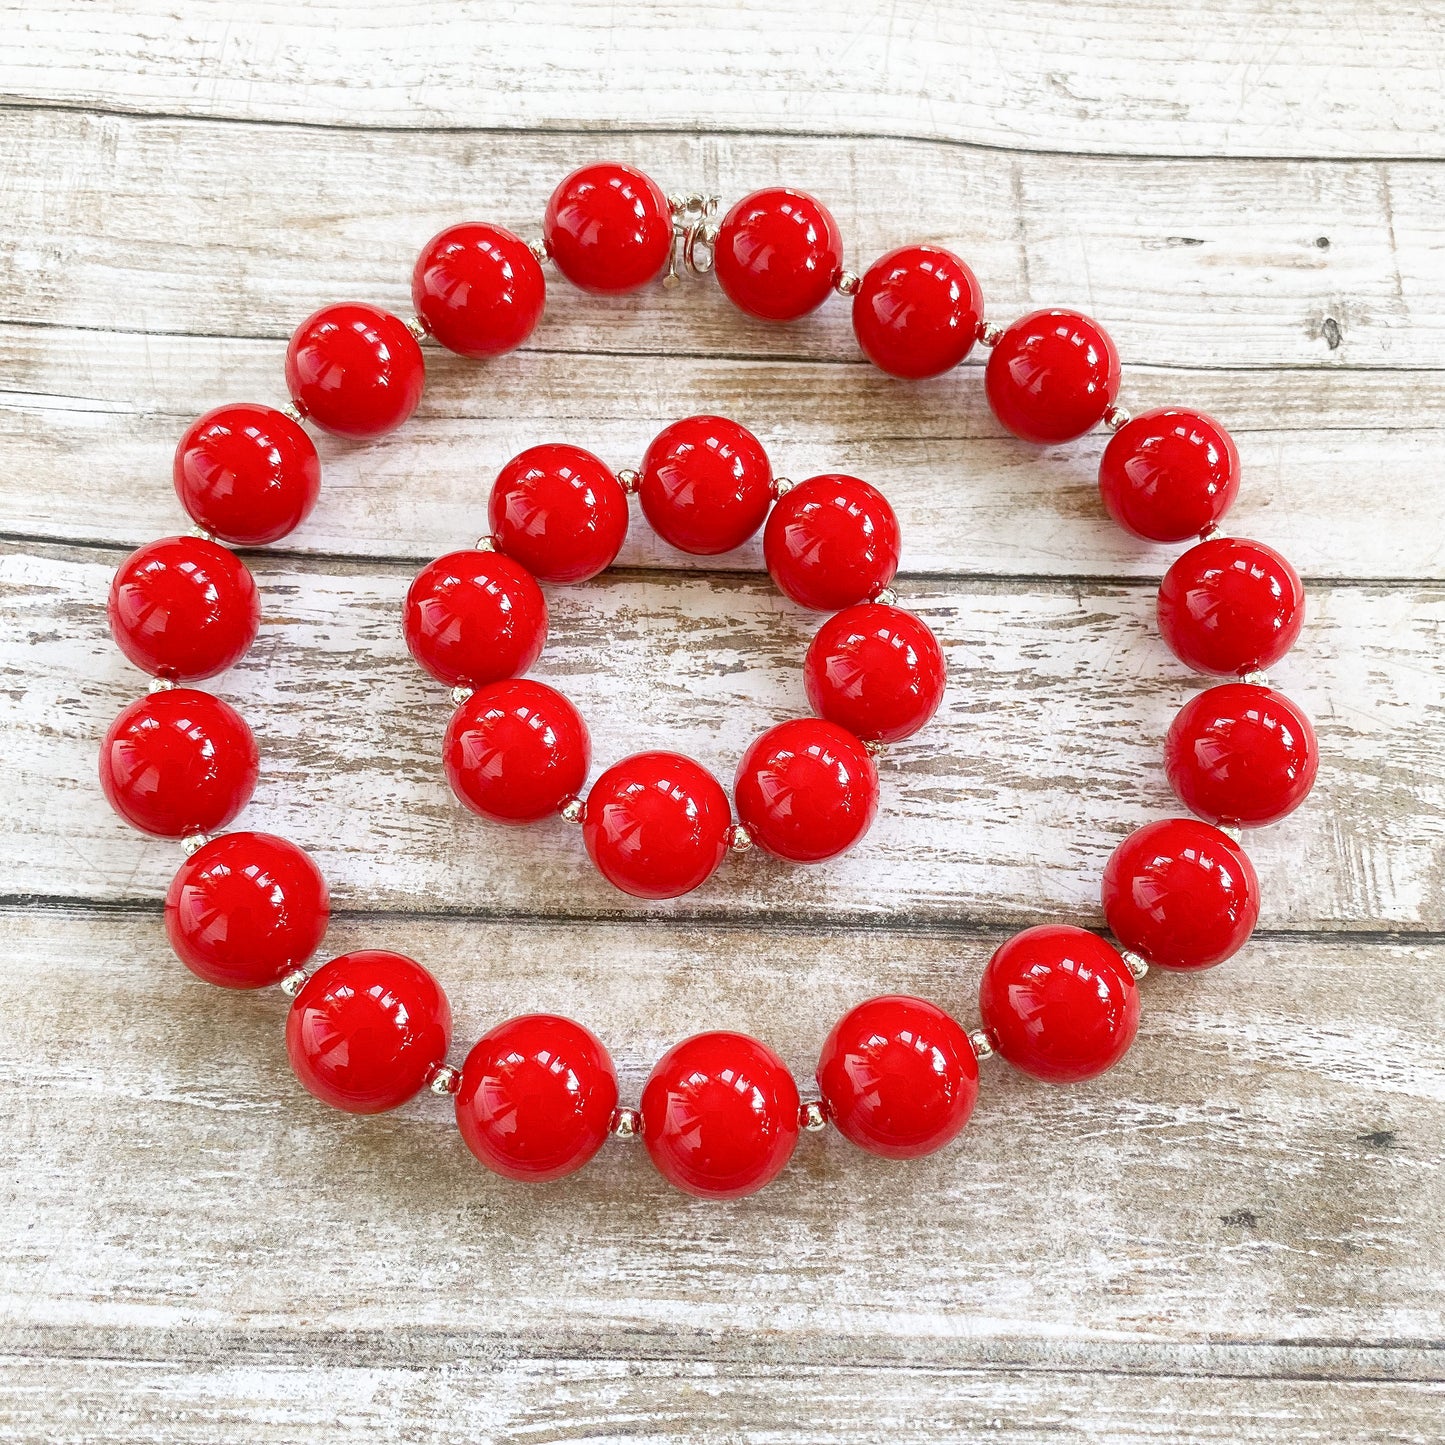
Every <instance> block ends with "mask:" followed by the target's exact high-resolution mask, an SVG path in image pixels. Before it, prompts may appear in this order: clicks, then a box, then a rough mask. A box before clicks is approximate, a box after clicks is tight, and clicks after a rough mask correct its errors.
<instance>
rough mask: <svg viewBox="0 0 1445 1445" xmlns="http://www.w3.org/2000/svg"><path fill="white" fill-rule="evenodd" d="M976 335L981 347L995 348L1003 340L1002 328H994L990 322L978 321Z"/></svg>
mask: <svg viewBox="0 0 1445 1445" xmlns="http://www.w3.org/2000/svg"><path fill="white" fill-rule="evenodd" d="M976 334H977V336H978V339H979V341H980V343H981V344H982V345H984V346H997V345H998V344H999V342H1000V341H1002V340H1003V327H1002V326H995V325H994V324H993V322H992V321H980V322H979V323H978V331H977V333H976Z"/></svg>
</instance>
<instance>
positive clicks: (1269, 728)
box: [1164, 682, 1320, 828]
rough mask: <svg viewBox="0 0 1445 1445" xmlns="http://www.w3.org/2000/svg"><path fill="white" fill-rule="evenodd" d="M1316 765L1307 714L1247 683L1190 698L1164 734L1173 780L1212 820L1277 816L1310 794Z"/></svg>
mask: <svg viewBox="0 0 1445 1445" xmlns="http://www.w3.org/2000/svg"><path fill="white" fill-rule="evenodd" d="M1319 765H1320V748H1319V743H1318V742H1317V741H1316V739H1315V730H1314V728H1313V727H1311V726H1310V720H1309V719H1308V718H1307V717H1306V716H1305V715H1304V713H1303V712H1301V711H1300V709H1299V708H1298V707H1297V706H1296V705H1295V704H1294V703H1293V702H1291V701H1290V700H1289V698H1287V697H1286V696H1285V695H1284V694H1283V693H1281V692H1275V691H1274V689H1273V688H1269V687H1256V686H1254V685H1253V684H1252V683H1245V682H1226V683H1221V684H1220V685H1219V686H1218V687H1211V688H1209V689H1208V690H1207V691H1205V692H1202V693H1200V694H1199V695H1198V696H1197V697H1193V698H1191V699H1190V700H1189V701H1188V702H1187V703H1185V704H1184V706H1183V707H1182V708H1180V709H1179V712H1178V713H1177V714H1176V716H1175V718H1174V721H1173V723H1172V724H1171V725H1170V727H1169V733H1168V736H1167V737H1166V738H1165V740H1164V772H1165V774H1166V776H1167V777H1168V779H1169V783H1170V786H1171V787H1172V788H1173V789H1174V791H1175V792H1176V793H1177V794H1178V795H1179V800H1180V801H1181V802H1182V803H1183V804H1184V806H1185V807H1186V808H1188V809H1189V810H1190V812H1192V813H1198V814H1199V816H1200V817H1201V818H1207V819H1208V820H1209V821H1210V822H1211V823H1234V824H1237V825H1238V826H1240V827H1244V828H1259V827H1263V826H1264V825H1265V824H1267V823H1277V822H1278V821H1279V820H1280V819H1281V818H1284V817H1287V816H1288V815H1289V814H1290V813H1292V812H1294V810H1295V809H1296V808H1298V807H1299V805H1300V804H1301V803H1302V802H1304V800H1305V798H1306V797H1308V796H1309V791H1310V789H1311V788H1312V787H1313V786H1314V781H1315V774H1316V773H1317V772H1318V771H1319Z"/></svg>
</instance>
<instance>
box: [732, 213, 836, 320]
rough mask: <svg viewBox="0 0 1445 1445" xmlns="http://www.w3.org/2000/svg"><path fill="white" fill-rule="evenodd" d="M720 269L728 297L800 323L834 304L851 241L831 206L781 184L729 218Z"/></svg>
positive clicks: (769, 316) (768, 316)
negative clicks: (833, 294) (847, 241)
mask: <svg viewBox="0 0 1445 1445" xmlns="http://www.w3.org/2000/svg"><path fill="white" fill-rule="evenodd" d="M713 258H714V259H713V269H714V270H715V271H716V272H717V279H718V285H720V286H721V287H722V289H723V294H724V295H725V296H727V297H728V299H729V300H730V301H732V303H733V304H734V305H735V306H737V307H738V308H739V309H740V310H743V311H746V312H747V313H748V314H749V315H750V316H758V317H761V318H762V319H763V320H764V321H796V320H797V319H798V318H799V317H800V316H806V315H807V314H808V313H809V312H810V311H816V310H817V309H818V307H819V306H821V305H822V304H823V302H824V301H826V300H827V299H828V293H829V292H830V291H832V289H833V283H834V282H835V281H837V279H838V277H839V275H840V274H841V273H842V270H843V236H842V233H841V232H840V231H839V230H838V223H837V222H836V221H835V220H834V219H833V217H832V216H831V215H830V214H829V212H828V210H827V208H826V207H825V206H823V205H822V204H821V203H820V202H819V201H816V200H814V198H813V197H812V196H810V195H807V194H806V193H805V192H803V191H794V190H790V189H789V188H788V187H786V186H775V187H773V188H772V189H770V190H766V191H754V192H753V194H752V195H750V196H744V197H743V199H742V200H740V201H739V202H738V203H737V204H736V205H735V206H734V207H733V208H732V209H731V210H730V211H729V212H728V213H727V215H725V216H724V217H723V219H722V224H721V225H719V227H718V235H717V245H716V247H715V248H714V252H713Z"/></svg>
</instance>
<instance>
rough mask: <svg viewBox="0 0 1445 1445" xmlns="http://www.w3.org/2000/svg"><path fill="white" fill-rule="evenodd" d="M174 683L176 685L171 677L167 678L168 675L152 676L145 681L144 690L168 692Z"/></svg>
mask: <svg viewBox="0 0 1445 1445" xmlns="http://www.w3.org/2000/svg"><path fill="white" fill-rule="evenodd" d="M175 685H176V684H175V681H174V679H172V678H169V677H153V678H151V680H150V681H149V682H148V683H146V691H147V692H169V691H170V690H171V689H172V688H173V687H174V686H175Z"/></svg>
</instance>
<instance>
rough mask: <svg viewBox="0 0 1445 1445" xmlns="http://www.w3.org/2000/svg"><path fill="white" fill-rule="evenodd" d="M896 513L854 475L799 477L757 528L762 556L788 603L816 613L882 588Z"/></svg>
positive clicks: (892, 556)
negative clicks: (786, 596)
mask: <svg viewBox="0 0 1445 1445" xmlns="http://www.w3.org/2000/svg"><path fill="white" fill-rule="evenodd" d="M898 549H899V537H898V518H897V517H895V516H894V515H893V508H892V507H890V506H889V505H888V501H887V498H885V497H884V495H883V493H882V492H880V491H878V490H877V489H876V488H874V487H870V486H869V485H868V483H867V482H863V481H859V480H858V478H857V477H847V476H841V475H838V474H830V475H826V476H821V477H810V478H809V479H808V480H807V481H806V482H799V483H798V485H797V486H796V487H794V488H793V489H792V490H791V491H790V492H788V493H787V495H786V496H784V497H783V498H782V499H781V500H780V501H779V502H778V503H777V505H776V506H775V507H774V508H773V510H772V512H771V513H770V514H769V516H768V525H767V526H766V527H765V528H764V529H763V560H764V561H765V562H766V563H767V567H768V571H769V572H770V573H771V574H772V578H773V581H774V582H776V583H777V584H778V586H779V587H780V588H782V590H783V591H784V592H786V593H787V595H788V596H789V597H791V598H792V599H793V601H794V602H797V603H799V604H800V605H801V606H803V607H812V608H815V609H817V610H818V611H820V612H836V611H837V610H838V609H839V608H840V607H851V606H852V605H853V604H854V603H855V602H862V601H865V600H866V599H867V598H870V597H873V596H875V595H876V594H877V593H878V592H880V591H882V589H883V588H885V587H886V586H887V585H888V584H889V583H890V582H891V581H892V580H893V575H894V573H895V572H897V571H898Z"/></svg>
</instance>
